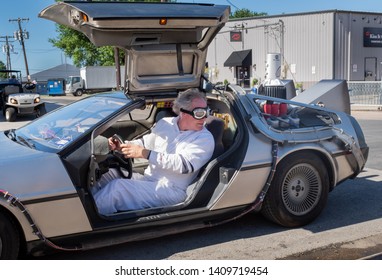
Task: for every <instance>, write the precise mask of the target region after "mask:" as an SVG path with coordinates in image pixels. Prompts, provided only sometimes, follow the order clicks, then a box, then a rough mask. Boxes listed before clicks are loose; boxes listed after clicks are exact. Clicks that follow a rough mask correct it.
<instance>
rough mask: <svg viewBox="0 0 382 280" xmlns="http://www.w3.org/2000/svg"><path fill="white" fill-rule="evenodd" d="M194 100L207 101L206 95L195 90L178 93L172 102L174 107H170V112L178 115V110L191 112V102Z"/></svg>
mask: <svg viewBox="0 0 382 280" xmlns="http://www.w3.org/2000/svg"><path fill="white" fill-rule="evenodd" d="M196 98H200V99H203V100H205V101H207V99H206V94H205V93H203V92H201V91H200V90H199V89H197V88H189V89H187V90H185V91H183V92H180V93H179V95H178V97H177V98H176V99H175V101H174V105H173V106H172V110H173V111H174V113H175V114H177V115H179V113H180V108H183V109H186V110H191V107H192V101H193V100H194V99H196Z"/></svg>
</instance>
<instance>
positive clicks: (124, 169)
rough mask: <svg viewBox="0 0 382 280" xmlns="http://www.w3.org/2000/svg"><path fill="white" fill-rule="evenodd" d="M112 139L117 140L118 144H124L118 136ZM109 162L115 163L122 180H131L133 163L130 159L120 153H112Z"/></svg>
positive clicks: (115, 135)
mask: <svg viewBox="0 0 382 280" xmlns="http://www.w3.org/2000/svg"><path fill="white" fill-rule="evenodd" d="M113 139H114V140H117V141H118V142H119V143H120V144H123V143H124V142H123V140H122V137H121V136H119V135H118V134H114V135H113ZM110 160H111V161H112V162H113V161H116V162H117V163H118V168H117V170H118V171H119V173H120V175H121V176H122V177H123V178H126V179H130V178H131V176H132V175H133V161H132V160H131V158H126V157H125V156H124V155H123V154H122V153H119V152H116V151H112V159H110ZM126 173H127V174H126Z"/></svg>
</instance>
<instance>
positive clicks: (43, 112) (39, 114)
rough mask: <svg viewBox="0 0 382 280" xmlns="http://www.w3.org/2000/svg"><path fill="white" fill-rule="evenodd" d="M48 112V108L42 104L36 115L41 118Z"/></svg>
mask: <svg viewBox="0 0 382 280" xmlns="http://www.w3.org/2000/svg"><path fill="white" fill-rule="evenodd" d="M45 114H46V108H45V105H40V106H39V107H38V108H37V113H36V117H37V118H39V117H41V116H43V115H45Z"/></svg>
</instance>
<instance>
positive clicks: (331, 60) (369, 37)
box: [207, 10, 382, 88]
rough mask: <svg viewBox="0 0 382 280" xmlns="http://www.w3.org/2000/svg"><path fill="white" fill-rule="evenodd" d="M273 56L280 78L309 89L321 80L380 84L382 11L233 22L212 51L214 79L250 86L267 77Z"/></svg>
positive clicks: (211, 48) (263, 18) (224, 30)
mask: <svg viewBox="0 0 382 280" xmlns="http://www.w3.org/2000/svg"><path fill="white" fill-rule="evenodd" d="M268 53H279V54H280V55H281V69H279V70H280V76H281V78H283V79H291V80H293V81H295V83H296V84H297V83H302V84H303V87H304V88H308V87H309V86H310V85H312V84H314V83H316V82H317V81H320V80H322V79H346V80H348V81H380V80H381V76H382V13H368V12H353V11H339V10H330V11H320V12H310V13H299V14H283V15H277V16H263V17H254V18H247V19H240V20H230V21H229V22H228V23H227V24H226V26H225V27H224V29H223V30H221V32H220V33H219V34H218V35H217V36H216V39H215V41H214V42H213V43H212V44H211V45H210V47H209V50H208V56H207V62H208V71H209V74H210V79H211V80H212V81H214V82H218V81H220V82H223V81H224V80H227V81H228V82H230V83H236V84H239V85H242V86H243V87H250V86H252V85H251V81H253V79H258V80H259V81H263V80H264V79H265V69H266V57H267V54H268Z"/></svg>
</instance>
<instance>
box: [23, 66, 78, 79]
mask: <svg viewBox="0 0 382 280" xmlns="http://www.w3.org/2000/svg"><path fill="white" fill-rule="evenodd" d="M79 75H80V69H79V68H77V67H75V66H74V65H71V64H61V65H58V66H56V67H53V68H49V69H46V70H43V71H41V72H37V73H34V74H31V75H30V76H31V80H32V81H37V82H43V81H47V80H49V79H59V78H64V79H66V78H67V77H69V76H79ZM23 80H24V81H25V80H27V79H26V78H23Z"/></svg>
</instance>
